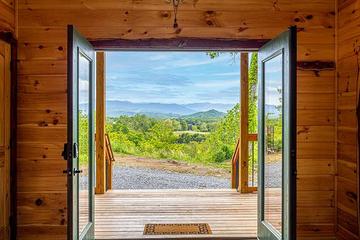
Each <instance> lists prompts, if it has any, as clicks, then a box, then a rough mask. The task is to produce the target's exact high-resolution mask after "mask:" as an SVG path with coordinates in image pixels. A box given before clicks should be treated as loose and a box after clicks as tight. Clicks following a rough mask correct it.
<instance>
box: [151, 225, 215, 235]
mask: <svg viewBox="0 0 360 240" xmlns="http://www.w3.org/2000/svg"><path fill="white" fill-rule="evenodd" d="M211 233H212V232H211V229H210V226H209V224H207V223H189V224H146V225H145V228H144V235H196V234H211Z"/></svg>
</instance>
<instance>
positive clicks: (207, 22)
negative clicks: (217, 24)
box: [206, 20, 214, 26]
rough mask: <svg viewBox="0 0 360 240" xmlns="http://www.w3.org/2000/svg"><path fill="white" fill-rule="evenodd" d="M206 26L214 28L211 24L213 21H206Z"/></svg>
mask: <svg viewBox="0 0 360 240" xmlns="http://www.w3.org/2000/svg"><path fill="white" fill-rule="evenodd" d="M206 24H207V25H208V26H214V23H213V21H211V20H206Z"/></svg>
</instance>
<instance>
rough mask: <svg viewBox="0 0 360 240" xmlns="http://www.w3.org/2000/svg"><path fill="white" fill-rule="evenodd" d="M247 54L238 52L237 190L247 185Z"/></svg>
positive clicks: (243, 188)
mask: <svg viewBox="0 0 360 240" xmlns="http://www.w3.org/2000/svg"><path fill="white" fill-rule="evenodd" d="M248 99H249V55H248V53H241V54H240V137H239V148H238V151H239V175H238V176H239V179H240V181H239V183H240V184H239V191H240V192H242V193H246V192H248V189H247V188H248V187H249V182H248V181H249V140H248V134H249V100H248Z"/></svg>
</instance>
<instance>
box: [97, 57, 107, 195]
mask: <svg viewBox="0 0 360 240" xmlns="http://www.w3.org/2000/svg"><path fill="white" fill-rule="evenodd" d="M105 75H106V74H105V53H104V52H97V53H96V135H95V144H96V150H95V152H96V186H95V194H104V193H105V192H106V159H105V123H106V110H105V107H106V87H105V86H106V85H105V84H106V76H105Z"/></svg>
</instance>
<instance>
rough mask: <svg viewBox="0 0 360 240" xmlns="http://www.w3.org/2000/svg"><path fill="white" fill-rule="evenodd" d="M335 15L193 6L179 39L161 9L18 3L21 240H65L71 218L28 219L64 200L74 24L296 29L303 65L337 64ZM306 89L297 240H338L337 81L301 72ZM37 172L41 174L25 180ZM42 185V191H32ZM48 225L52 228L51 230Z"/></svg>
mask: <svg viewBox="0 0 360 240" xmlns="http://www.w3.org/2000/svg"><path fill="white" fill-rule="evenodd" d="M335 12H336V11H335V0H330V1H329V0H302V1H301V0H278V1H263V0H242V1H238V0H228V1H217V0H200V1H193V0H189V1H185V3H184V5H181V6H180V8H179V14H178V23H179V28H178V29H174V28H173V27H172V24H173V20H172V19H173V12H172V8H171V6H170V5H169V4H167V3H165V1H163V0H146V1H145V0H138V1H130V0H106V1H103V0H89V1H80V0H73V1H68V0H53V1H47V0H19V52H18V58H19V65H18V70H19V77H18V81H19V97H18V102H19V119H18V121H19V123H18V125H19V129H18V132H19V133H18V138H19V139H18V149H19V150H18V151H19V152H18V164H21V165H23V166H22V167H20V168H19V176H21V179H19V189H18V194H19V196H21V198H22V199H26V202H22V201H18V204H19V210H20V209H21V211H20V213H19V215H20V214H23V216H26V219H25V220H24V221H23V222H19V226H18V237H19V238H20V239H32V237H34V236H39V235H41V236H42V238H41V239H45V240H46V239H65V236H66V224H67V223H66V221H59V220H61V219H66V216H63V214H64V213H62V212H57V215H56V214H55V212H54V211H57V210H54V209H66V201H61V203H57V202H56V201H48V202H47V206H46V208H42V209H41V215H40V216H38V217H37V218H34V219H31V217H30V216H31V215H32V214H34V215H35V214H37V211H36V210H37V209H38V207H37V206H36V205H35V204H36V203H35V202H36V200H37V199H40V200H42V201H43V200H44V198H45V197H44V196H46V197H47V198H48V199H53V198H55V196H58V197H59V198H60V199H64V198H66V184H65V183H66V181H65V180H66V176H65V175H63V176H62V175H61V173H62V171H63V169H65V168H66V163H65V161H63V160H62V159H61V151H62V148H63V143H64V141H65V139H66V71H67V70H66V51H67V49H66V46H67V44H66V41H67V36H66V25H67V24H75V26H76V27H77V29H78V30H79V31H80V32H81V33H82V34H83V35H84V36H86V37H87V38H88V39H90V40H99V39H119V38H121V39H145V38H146V39H148V38H163V39H164V38H165V39H166V38H178V37H193V38H228V39H270V38H273V37H275V36H276V35H278V34H279V33H281V32H283V31H284V30H286V28H287V27H288V26H290V25H295V24H296V25H298V27H299V32H298V49H299V51H298V59H299V60H301V61H327V62H329V61H330V62H334V61H335V50H334V49H335V36H334V34H335ZM298 83H299V84H298V88H299V89H298V92H299V94H298V103H299V110H298V135H299V140H298V141H299V146H298V151H299V152H298V158H299V163H298V168H299V171H298V174H299V176H298V188H299V192H298V213H299V216H298V236H299V239H314V238H321V239H327V238H328V239H331V238H332V237H333V236H334V232H335V231H334V229H335V227H334V226H335V225H334V224H335V208H334V196H335V191H334V186H335V183H334V166H335V162H334V161H335V150H334V149H335V146H336V145H335V134H334V131H335V122H336V118H335V94H336V93H335V71H334V70H331V69H330V70H321V69H312V70H301V71H300V70H299V71H298ZM29 134H30V135H31V136H28V135H29ZM55 162H56V164H55ZM53 164H54V165H53ZM25 165H26V166H25ZM35 166H39V167H38V168H37V170H36V172H35V173H31V172H28V171H27V169H31V168H33V167H35ZM47 166H48V167H49V172H47V173H45V171H47V170H46V168H47ZM57 170H58V172H57ZM43 171H44V172H43ZM34 175H36V176H37V177H36V178H35V180H36V181H31V180H32V179H33V177H34ZM19 178H20V177H19ZM61 179H62V180H61ZM42 181H43V182H42ZM54 184H55V186H54V187H52V186H53V185H54ZM45 194H46V195H45ZM59 204H60V205H59ZM46 215H47V216H48V222H44V221H43V220H44V219H45V216H46ZM65 215H66V211H65Z"/></svg>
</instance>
